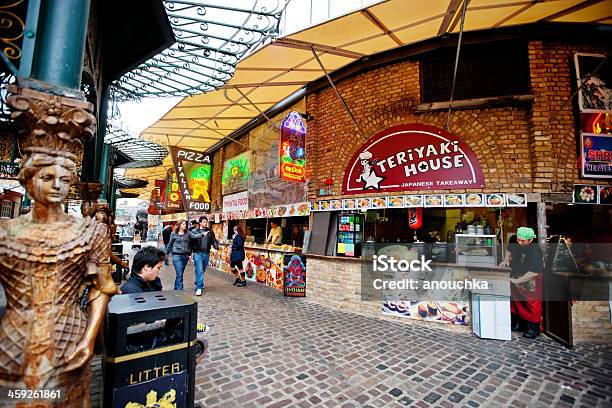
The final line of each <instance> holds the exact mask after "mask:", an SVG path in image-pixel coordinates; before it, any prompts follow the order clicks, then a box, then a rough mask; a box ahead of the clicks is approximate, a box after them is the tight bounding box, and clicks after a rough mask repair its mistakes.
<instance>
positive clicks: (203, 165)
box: [170, 146, 212, 211]
mask: <svg viewBox="0 0 612 408" xmlns="http://www.w3.org/2000/svg"><path fill="white" fill-rule="evenodd" d="M170 150H171V152H172V161H173V162H174V170H175V172H176V178H177V181H178V184H179V188H180V192H181V198H182V199H183V208H184V209H185V210H186V211H209V210H210V179H211V175H212V169H211V165H210V156H209V155H207V154H204V153H202V152H198V151H195V150H189V149H183V148H181V147H177V146H172V147H171V148H170Z"/></svg>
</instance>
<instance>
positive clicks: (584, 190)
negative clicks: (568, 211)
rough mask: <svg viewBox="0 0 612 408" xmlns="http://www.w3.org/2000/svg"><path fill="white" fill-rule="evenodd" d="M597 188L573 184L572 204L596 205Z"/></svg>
mask: <svg viewBox="0 0 612 408" xmlns="http://www.w3.org/2000/svg"><path fill="white" fill-rule="evenodd" d="M596 191H597V186H591V185H585V184H575V185H574V202H575V203H588V204H596V203H597V194H596Z"/></svg>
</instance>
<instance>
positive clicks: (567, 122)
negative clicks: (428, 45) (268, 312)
mask: <svg viewBox="0 0 612 408" xmlns="http://www.w3.org/2000/svg"><path fill="white" fill-rule="evenodd" d="M578 51H580V52H595V51H598V50H595V49H592V48H590V47H586V46H576V45H567V44H557V43H543V42H532V43H530V44H529V60H530V71H531V86H532V94H533V95H534V97H535V99H534V101H533V103H532V105H531V106H510V105H509V106H503V107H495V108H477V109H463V110H454V111H453V113H452V118H451V126H450V130H451V132H453V133H454V134H456V135H457V136H458V137H460V138H461V139H463V140H464V141H465V142H466V143H467V144H468V145H469V146H470V147H471V148H472V150H474V153H475V154H476V156H477V157H478V159H479V160H480V163H481V166H482V167H483V173H484V176H485V180H486V188H485V189H483V190H482V191H484V192H487V191H502V192H558V191H562V187H561V185H562V182H563V181H569V185H570V187H571V183H573V182H577V181H579V176H578V174H579V171H578V168H577V161H576V142H575V137H576V129H575V127H574V114H573V106H574V105H573V103H572V102H571V101H569V99H570V98H571V95H572V83H571V81H574V79H573V77H572V74H571V67H572V64H573V59H572V54H573V53H574V52H578ZM599 52H601V50H599ZM336 85H337V88H338V90H339V92H340V93H341V94H342V96H343V97H344V99H345V101H346V103H347V105H348V106H349V107H350V109H351V111H352V113H353V115H354V116H355V118H356V120H357V122H358V124H359V127H360V128H361V134H360V132H359V131H358V130H357V129H356V128H355V126H354V124H353V122H352V121H351V120H350V117H349V116H348V114H347V113H346V111H345V110H344V108H343V107H342V105H341V102H340V101H339V100H338V98H337V96H336V95H335V92H334V91H333V90H332V89H331V88H326V89H324V90H322V91H320V92H319V93H318V94H314V95H310V96H309V97H308V99H307V110H308V113H309V114H311V115H312V116H313V117H314V120H313V121H311V122H309V134H308V137H309V143H308V145H307V146H308V147H309V152H308V155H309V159H310V160H309V163H307V167H308V168H307V172H308V174H311V175H312V178H311V182H310V188H309V198H310V199H311V200H312V199H315V198H316V192H317V190H318V189H319V188H321V186H323V184H324V180H325V179H326V178H327V177H329V176H330V174H331V175H332V176H333V178H334V180H335V185H334V190H333V192H334V196H332V197H330V198H333V197H339V196H340V195H341V193H342V185H341V184H342V178H343V175H344V169H345V168H346V167H347V165H348V162H349V160H350V159H351V157H352V156H353V154H354V153H355V152H356V151H357V150H358V149H359V147H360V146H361V145H362V144H363V143H364V142H365V141H366V140H367V139H369V138H370V137H372V136H373V135H375V134H376V133H378V132H380V131H382V130H384V129H386V128H388V127H390V126H395V125H400V124H408V123H422V124H428V125H432V126H437V127H441V128H443V127H444V126H445V123H446V118H447V112H446V111H427V112H417V111H416V109H415V107H416V105H418V104H419V103H420V82H419V64H418V62H416V61H405V62H400V63H396V64H391V65H388V66H386V67H382V68H378V69H375V70H372V71H369V72H366V73H362V74H360V75H357V76H355V77H352V78H349V79H347V80H345V81H342V82H339V83H337V84H336ZM598 183H599V182H598ZM600 184H601V183H600ZM603 184H605V183H603ZM566 186H567V184H566ZM423 192H425V191H423ZM458 192H460V191H458ZM413 193H416V192H414V191H413ZM365 195H367V194H365Z"/></svg>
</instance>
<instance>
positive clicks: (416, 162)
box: [342, 124, 485, 194]
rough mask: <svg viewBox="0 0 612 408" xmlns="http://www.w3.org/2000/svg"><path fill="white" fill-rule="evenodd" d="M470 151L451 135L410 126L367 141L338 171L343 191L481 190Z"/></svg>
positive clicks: (479, 171)
mask: <svg viewBox="0 0 612 408" xmlns="http://www.w3.org/2000/svg"><path fill="white" fill-rule="evenodd" d="M484 186H485V181H484V176H483V174H482V169H481V167H480V163H479V162H478V159H477V158H476V155H475V154H474V152H473V151H472V149H471V148H470V147H469V146H468V145H467V144H466V143H465V142H463V141H462V140H460V139H459V138H457V137H456V136H455V135H453V134H452V133H450V132H448V131H446V130H443V129H440V128H436V127H433V126H427V125H421V124H411V125H401V126H395V127H392V128H389V129H386V130H384V131H382V132H380V133H378V134H377V135H375V136H373V137H372V138H370V140H368V141H367V142H366V143H365V144H364V145H363V146H362V147H361V148H360V149H359V150H358V151H357V152H356V153H355V155H354V156H353V158H352V159H351V161H350V162H349V166H348V168H347V169H346V171H345V173H344V182H343V184H342V190H343V193H344V194H362V193H367V192H388V191H389V192H390V191H406V190H427V189H431V190H451V189H466V188H478V189H480V188H483V187H484Z"/></svg>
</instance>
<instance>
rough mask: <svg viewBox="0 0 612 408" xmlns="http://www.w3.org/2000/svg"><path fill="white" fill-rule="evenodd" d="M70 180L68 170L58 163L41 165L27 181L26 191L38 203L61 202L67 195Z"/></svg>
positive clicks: (70, 175) (70, 176) (50, 203)
mask: <svg viewBox="0 0 612 408" xmlns="http://www.w3.org/2000/svg"><path fill="white" fill-rule="evenodd" d="M71 181H72V174H71V173H70V171H68V170H67V169H66V168H64V167H62V166H60V165H59V164H54V165H51V166H46V167H42V168H41V169H40V170H39V171H38V172H37V173H36V174H35V175H34V177H32V179H31V180H30V181H29V182H28V193H30V195H31V196H32V198H33V199H34V201H36V202H38V203H41V204H46V205H52V204H61V203H62V202H63V201H64V199H65V198H66V196H67V195H68V190H69V189H70V184H71Z"/></svg>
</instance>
